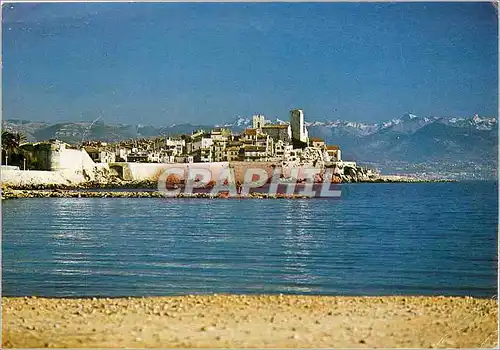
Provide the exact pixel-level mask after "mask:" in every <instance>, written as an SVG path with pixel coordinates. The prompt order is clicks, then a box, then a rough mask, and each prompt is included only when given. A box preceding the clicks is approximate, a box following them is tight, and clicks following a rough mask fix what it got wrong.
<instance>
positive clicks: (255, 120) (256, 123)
mask: <svg viewBox="0 0 500 350" xmlns="http://www.w3.org/2000/svg"><path fill="white" fill-rule="evenodd" d="M265 124H266V119H265V117H264V116H263V115H260V114H258V115H254V116H253V117H252V129H261V128H262V127H263V126H264V125H265Z"/></svg>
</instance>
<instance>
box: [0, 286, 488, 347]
mask: <svg viewBox="0 0 500 350" xmlns="http://www.w3.org/2000/svg"><path fill="white" fill-rule="evenodd" d="M496 302H497V301H496V300H494V299H479V298H471V297H442V296H436V297H433V296H380V297H348V296H304V295H187V296H173V297H129V298H41V297H40V298H39V297H2V310H3V323H2V330H3V344H2V345H3V346H4V347H9V348H12V347H25V348H26V347H89V348H92V347H93V348H97V347H119V348H125V347H184V348H187V347H205V348H208V347H212V348H213V347H267V348H272V347H274V348H279V347H335V348H339V347H355V348H373V347H385V348H397V347H413V348H418V347H423V348H430V347H437V348H452V347H469V348H487V347H495V346H496V342H497V303H496Z"/></svg>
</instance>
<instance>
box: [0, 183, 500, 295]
mask: <svg viewBox="0 0 500 350" xmlns="http://www.w3.org/2000/svg"><path fill="white" fill-rule="evenodd" d="M340 188H341V191H342V195H341V197H340V198H338V199H335V198H312V199H296V200H290V199H236V198H232V199H231V198H230V199H174V198H164V199H161V198H136V199H134V198H30V199H16V200H6V201H3V202H2V229H3V230H2V231H3V232H2V233H3V234H2V294H3V295H4V296H27V295H35V296H46V297H91V296H106V297H117V296H160V295H162V296H166V295H187V294H191V295H192V294H213V293H218V294H229V293H230V294H280V293H281V294H309V295H352V296H357V295H369V296H378V295H449V296H451V295H453V296H474V297H485V298H488V297H493V296H495V295H496V293H497V270H498V269H497V266H498V263H497V261H498V260H497V259H498V255H497V253H498V231H497V229H498V194H497V193H498V184H497V182H487V181H476V182H474V181H463V182H455V183H413V184H404V183H390V184H388V183H376V184H369V183H361V184H342V185H340Z"/></svg>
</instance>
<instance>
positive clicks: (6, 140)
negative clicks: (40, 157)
mask: <svg viewBox="0 0 500 350" xmlns="http://www.w3.org/2000/svg"><path fill="white" fill-rule="evenodd" d="M25 141H26V136H24V135H23V134H21V133H18V132H17V133H12V132H10V131H3V132H2V150H3V151H4V152H5V165H7V159H8V158H9V157H10V156H12V155H14V154H20V153H21V149H20V146H21V144H22V143H24V142H25Z"/></svg>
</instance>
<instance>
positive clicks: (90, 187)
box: [1, 176, 451, 199]
mask: <svg viewBox="0 0 500 350" xmlns="http://www.w3.org/2000/svg"><path fill="white" fill-rule="evenodd" d="M343 181H344V182H343V183H429V182H450V181H451V180H422V179H416V178H409V177H399V176H396V177H394V176H386V177H378V178H375V179H369V180H367V179H364V180H359V179H357V178H356V179H355V180H354V179H343ZM117 190H121V191H117ZM164 197H166V196H165V195H164V194H162V193H161V192H159V191H158V183H157V182H156V181H152V180H145V181H108V182H97V181H88V182H85V183H80V184H73V185H64V184H31V185H23V186H13V185H9V184H3V185H2V191H1V199H16V198H164ZM173 198H260V199H304V198H311V196H307V195H300V194H293V195H287V194H280V193H277V194H275V195H269V194H267V193H256V192H253V193H250V194H248V195H245V196H243V195H237V196H233V197H228V196H227V195H226V194H225V193H220V194H211V193H193V194H187V193H179V194H178V195H176V196H175V197H173Z"/></svg>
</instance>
